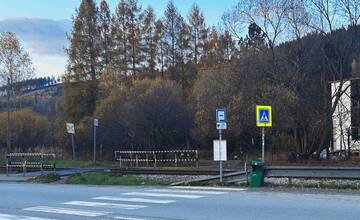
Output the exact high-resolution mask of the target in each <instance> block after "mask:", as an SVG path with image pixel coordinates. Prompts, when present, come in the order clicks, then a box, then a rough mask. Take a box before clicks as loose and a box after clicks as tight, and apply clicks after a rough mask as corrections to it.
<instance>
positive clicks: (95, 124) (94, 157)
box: [93, 118, 99, 164]
mask: <svg viewBox="0 0 360 220" xmlns="http://www.w3.org/2000/svg"><path fill="white" fill-rule="evenodd" d="M98 126H99V120H98V119H97V118H94V154H93V162H94V164H95V162H96V127H98Z"/></svg>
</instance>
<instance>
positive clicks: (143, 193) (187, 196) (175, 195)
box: [123, 192, 204, 199]
mask: <svg viewBox="0 0 360 220" xmlns="http://www.w3.org/2000/svg"><path fill="white" fill-rule="evenodd" d="M123 195H128V196H153V197H174V198H186V199H198V198H202V197H204V196H200V195H183V194H170V193H147V192H128V193H123Z"/></svg>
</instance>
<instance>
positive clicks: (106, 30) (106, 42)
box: [99, 0, 112, 67]
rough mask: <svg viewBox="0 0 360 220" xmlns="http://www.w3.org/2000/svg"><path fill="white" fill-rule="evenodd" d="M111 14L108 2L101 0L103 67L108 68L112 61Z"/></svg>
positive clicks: (100, 23) (100, 21) (100, 28)
mask: <svg viewBox="0 0 360 220" xmlns="http://www.w3.org/2000/svg"><path fill="white" fill-rule="evenodd" d="M110 27H111V14H110V9H109V5H108V4H107V3H106V0H101V2H100V11H99V31H100V37H101V44H100V54H101V60H102V62H103V66H104V67H105V66H108V65H109V64H110V59H111V55H110V54H111V42H112V40H111V32H110Z"/></svg>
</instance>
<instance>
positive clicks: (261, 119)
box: [256, 105, 272, 127]
mask: <svg viewBox="0 0 360 220" xmlns="http://www.w3.org/2000/svg"><path fill="white" fill-rule="evenodd" d="M256 126H258V127H271V126H272V111H271V106H264V105H257V106H256Z"/></svg>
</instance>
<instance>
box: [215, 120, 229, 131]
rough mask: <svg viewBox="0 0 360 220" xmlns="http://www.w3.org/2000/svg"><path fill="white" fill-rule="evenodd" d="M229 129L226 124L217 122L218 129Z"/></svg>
mask: <svg viewBox="0 0 360 220" xmlns="http://www.w3.org/2000/svg"><path fill="white" fill-rule="evenodd" d="M226 128H227V124H226V122H216V129H218V130H225V129H226Z"/></svg>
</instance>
